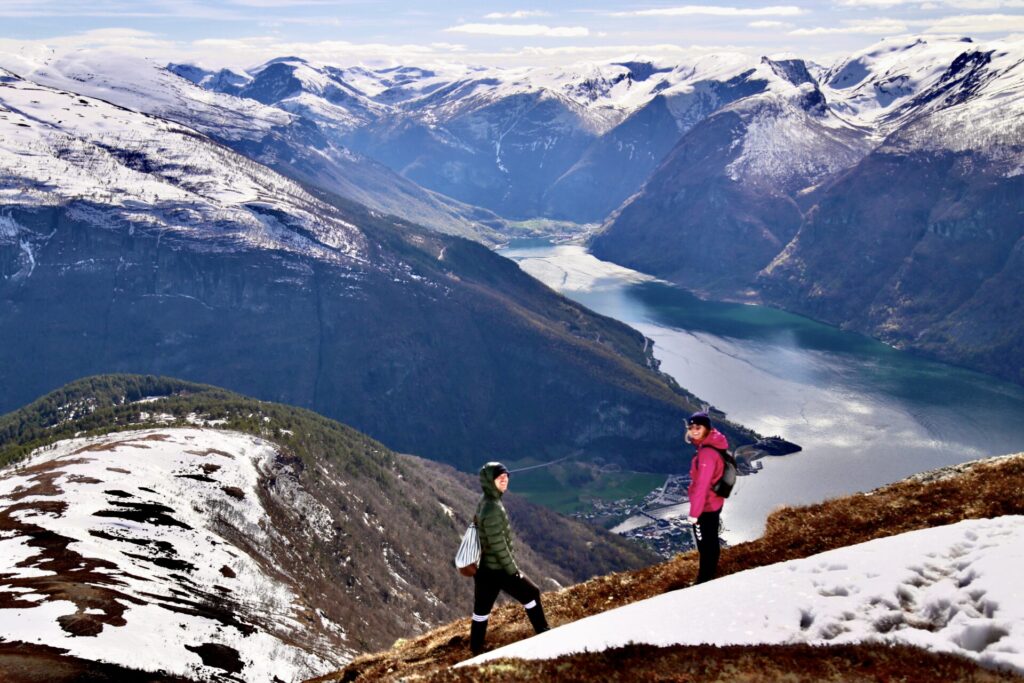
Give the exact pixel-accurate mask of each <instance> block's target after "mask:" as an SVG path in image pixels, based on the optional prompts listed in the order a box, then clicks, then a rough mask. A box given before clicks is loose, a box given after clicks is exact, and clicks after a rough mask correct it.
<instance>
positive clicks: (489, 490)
mask: <svg viewBox="0 0 1024 683" xmlns="http://www.w3.org/2000/svg"><path fill="white" fill-rule="evenodd" d="M501 472H508V468H507V467H505V466H504V465H502V464H501V463H500V462H489V463H487V464H486V465H484V466H483V467H481V468H480V488H481V489H483V492H484V495H485V496H490V497H491V498H501V491H499V490H498V487H497V486H495V485H494V480H495V478H497V476H498V474H499V473H501Z"/></svg>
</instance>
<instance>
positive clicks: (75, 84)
mask: <svg viewBox="0 0 1024 683" xmlns="http://www.w3.org/2000/svg"><path fill="white" fill-rule="evenodd" d="M0 67H4V68H6V69H7V70H9V71H12V72H14V73H17V74H18V75H19V76H21V77H22V78H24V79H26V80H29V81H32V82H34V83H39V84H42V85H47V86H50V87H52V88H58V89H61V90H67V91H70V92H75V93H79V94H82V95H86V96H88V97H94V98H97V99H102V100H106V101H108V102H111V103H114V104H117V105H120V106H122V107H125V108H127V109H132V110H134V111H139V112H144V113H147V114H151V115H153V116H159V117H161V118H166V119H170V120H172V121H178V122H181V123H185V124H186V125H188V126H189V127H192V128H195V129H196V130H199V131H201V132H203V133H205V134H207V135H210V136H213V137H216V138H217V139H221V140H231V141H238V140H259V139H260V138H262V137H264V136H266V135H267V134H268V133H270V132H271V131H272V130H274V129H275V128H279V127H282V126H287V125H289V124H290V123H292V122H293V121H294V118H295V117H294V116H291V115H289V114H288V113H286V112H284V111H282V110H280V109H276V108H274V107H268V106H265V105H262V104H259V103H258V102H256V101H254V100H251V99H242V100H240V99H239V98H237V97H232V96H230V95H224V94H222V93H219V92H214V91H212V90H204V89H203V88H199V87H196V86H194V85H192V84H190V83H189V82H188V81H186V80H184V79H182V78H179V77H178V76H176V75H174V74H172V73H171V72H169V71H167V70H165V69H162V68H160V67H159V66H157V65H156V64H155V63H154V62H152V61H151V60H148V59H141V58H138V57H130V56H127V55H123V54H118V53H114V52H108V51H94V50H77V51H74V52H70V53H66V54H61V55H54V56H51V57H50V58H49V59H47V60H38V59H37V60H30V59H27V58H25V57H19V56H17V55H11V54H4V53H0Z"/></svg>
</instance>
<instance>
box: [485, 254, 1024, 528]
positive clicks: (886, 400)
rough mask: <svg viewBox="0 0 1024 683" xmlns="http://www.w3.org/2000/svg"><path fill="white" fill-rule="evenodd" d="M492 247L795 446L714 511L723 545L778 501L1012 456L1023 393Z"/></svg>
mask: <svg viewBox="0 0 1024 683" xmlns="http://www.w3.org/2000/svg"><path fill="white" fill-rule="evenodd" d="M502 253H503V254H504V255H506V256H508V257H509V258H512V259H514V260H516V261H518V262H519V263H520V266H521V267H522V268H523V269H524V270H526V271H527V272H530V273H531V274H532V275H534V276H535V277H538V278H539V279H541V280H543V281H544V282H546V283H547V284H548V285H550V286H551V287H553V288H554V289H557V290H559V291H561V292H562V293H563V294H565V295H566V296H569V297H571V298H573V299H575V300H577V301H579V302H581V303H583V304H585V305H586V306H588V307H589V308H592V309H594V310H596V311H598V312H600V313H603V314H605V315H608V316H611V317H614V318H617V319H619V320H621V321H623V322H626V323H628V324H629V325H631V326H633V327H635V328H637V329H638V330H640V331H641V332H643V333H644V334H645V335H647V336H648V337H649V338H651V339H652V340H654V342H655V356H656V357H657V358H658V359H659V360H661V362H662V369H663V370H665V371H666V372H668V373H669V374H671V375H672V376H674V377H675V378H676V380H677V381H678V382H679V383H680V384H681V385H682V386H684V387H686V388H687V389H689V390H690V391H692V392H694V393H695V394H697V395H698V396H700V397H701V398H702V399H704V400H705V401H707V402H708V403H709V404H711V405H714V406H715V407H716V408H719V409H721V410H723V411H725V412H726V413H727V414H728V415H729V416H730V417H731V418H732V419H734V420H736V421H738V422H740V423H743V424H746V425H748V426H750V427H752V428H753V429H755V430H757V431H759V432H761V433H762V434H781V435H782V436H784V437H786V438H787V439H790V440H792V441H795V442H797V443H799V444H801V445H802V446H803V447H804V451H803V452H802V453H800V454H797V455H792V456H787V457H784V458H771V459H767V460H764V461H762V462H764V469H763V470H762V471H761V472H760V473H758V474H756V475H753V476H750V477H744V478H741V480H740V483H739V484H738V486H737V490H736V493H735V494H734V498H731V499H730V501H729V505H728V506H727V508H726V514H725V518H726V526H727V530H728V533H727V534H726V536H727V538H729V539H730V540H733V541H735V540H740V539H745V538H751V537H754V536H757V535H758V534H759V533H760V532H761V530H762V528H763V523H764V518H765V516H766V515H767V513H768V512H770V511H771V510H772V509H774V508H776V507H777V506H779V505H793V504H803V503H810V502H816V501H820V500H822V499H825V498H828V497H832V496H837V495H845V494H847V493H851V492H854V491H867V490H870V489H872V488H876V487H878V486H881V485H883V484H886V483H889V482H892V481H896V480H898V479H902V478H903V477H906V476H907V475H909V474H913V473H916V472H921V471H926V470H929V469H934V468H936V467H941V466H945V465H950V464H954V463H959V462H964V461H967V460H973V459H976V458H980V457H985V456H989V455H998V454H1004V453H1015V452H1020V451H1024V387H1020V386H1018V385H1014V384H1009V383H1006V382H1002V381H1000V380H996V379H994V378H991V377H988V376H985V375H981V374H978V373H975V372H971V371H968V370H964V369H962V368H957V367H953V366H949V365H945V364H942V363H937V362H932V361H928V360H925V359H923V358H921V357H919V356H916V355H913V354H910V353H907V352H902V351H898V350H896V349H893V348H891V347H889V346H886V345H885V344H882V343H880V342H877V341H875V340H873V339H870V338H868V337H864V336H862V335H859V334H855V333H849V332H844V331H842V330H839V329H836V328H833V327H829V326H827V325H823V324H821V323H817V322H814V321H812V320H808V319H807V318H803V317H801V316H797V315H792V314H789V313H785V312H783V311H779V310H775V309H771V308H767V307H762V306H747V305H742V304H729V303H716V302H709V301H702V300H700V299H698V298H696V297H695V296H693V295H691V294H689V293H688V292H686V291H684V290H681V289H679V288H677V287H674V286H672V285H669V284H666V283H663V282H657V281H652V279H651V278H646V277H645V276H642V275H640V274H638V273H635V272H632V271H628V270H626V269H623V268H620V267H618V266H614V265H612V264H608V263H604V262H601V261H598V260H597V259H595V258H593V257H592V256H590V255H589V254H587V253H586V251H585V250H584V249H583V248H582V247H579V246H573V245H560V246H553V245H550V244H540V243H535V244H532V245H525V246H524V245H514V246H513V247H510V248H508V249H505V250H503V251H502ZM683 453H684V450H683V446H682V445H681V446H680V455H681V458H682V455H683Z"/></svg>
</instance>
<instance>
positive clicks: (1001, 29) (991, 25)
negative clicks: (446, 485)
mask: <svg viewBox="0 0 1024 683" xmlns="http://www.w3.org/2000/svg"><path fill="white" fill-rule="evenodd" d="M1011 31H1024V15H1021V14H972V15H963V16H955V17H944V18H942V19H937V20H935V21H930V22H928V28H927V32H928V33H962V34H975V33H1009V32H1011Z"/></svg>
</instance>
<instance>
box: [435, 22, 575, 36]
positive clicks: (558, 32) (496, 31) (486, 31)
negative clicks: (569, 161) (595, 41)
mask: <svg viewBox="0 0 1024 683" xmlns="http://www.w3.org/2000/svg"><path fill="white" fill-rule="evenodd" d="M445 31H449V32H452V33H472V34H474V35H485V36H530V37H544V38H577V37H580V36H588V35H590V31H589V30H588V29H586V28H584V27H583V26H545V25H544V24H460V25H459V26H452V27H451V28H446V29H445Z"/></svg>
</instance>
